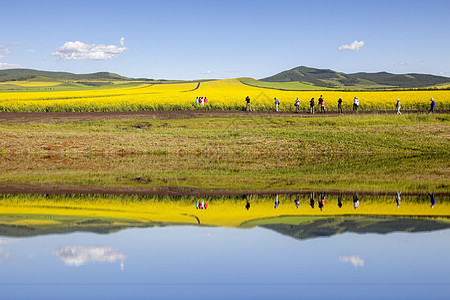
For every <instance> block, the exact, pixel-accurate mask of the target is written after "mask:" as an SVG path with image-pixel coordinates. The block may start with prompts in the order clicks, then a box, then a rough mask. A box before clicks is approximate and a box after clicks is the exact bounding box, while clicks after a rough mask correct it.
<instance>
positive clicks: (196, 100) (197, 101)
mask: <svg viewBox="0 0 450 300" xmlns="http://www.w3.org/2000/svg"><path fill="white" fill-rule="evenodd" d="M195 104H197V105H199V104H200V102H199V100H198V97H197V98H195Z"/></svg>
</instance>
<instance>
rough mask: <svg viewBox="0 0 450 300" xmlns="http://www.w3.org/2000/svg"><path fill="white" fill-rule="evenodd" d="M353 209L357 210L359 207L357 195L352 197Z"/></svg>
mask: <svg viewBox="0 0 450 300" xmlns="http://www.w3.org/2000/svg"><path fill="white" fill-rule="evenodd" d="M353 207H354V208H355V209H357V208H358V207H359V200H358V196H357V195H354V196H353Z"/></svg>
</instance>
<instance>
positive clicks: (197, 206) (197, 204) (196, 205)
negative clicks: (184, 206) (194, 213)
mask: <svg viewBox="0 0 450 300" xmlns="http://www.w3.org/2000/svg"><path fill="white" fill-rule="evenodd" d="M195 208H196V209H199V208H200V202H198V201H197V203H195Z"/></svg>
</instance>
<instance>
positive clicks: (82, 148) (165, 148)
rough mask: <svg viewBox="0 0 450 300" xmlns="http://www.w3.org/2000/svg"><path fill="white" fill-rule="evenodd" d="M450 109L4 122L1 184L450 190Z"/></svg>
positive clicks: (1, 127) (0, 144) (0, 142)
mask: <svg viewBox="0 0 450 300" xmlns="http://www.w3.org/2000/svg"><path fill="white" fill-rule="evenodd" d="M449 121H450V116H449V115H447V114H443V115H438V116H430V115H426V114H409V115H401V116H396V115H352V116H334V117H322V116H317V117H292V116H291V117H283V116H279V117H278V116H270V117H269V116H258V115H246V114H240V115H235V114H230V115H229V116H222V117H215V116H214V115H213V113H212V114H211V115H210V116H208V115H207V116H204V117H199V118H192V119H170V118H162V119H161V118H159V119H156V118H155V119H152V118H149V119H146V120H111V121H83V122H66V123H59V122H58V120H57V119H56V120H55V122H57V123H52V122H50V123H0V131H1V132H2V134H3V138H2V139H1V140H0V157H1V158H2V159H1V160H0V167H1V169H2V174H0V183H23V184H26V183H35V184H75V185H99V186H133V187H140V188H158V187H171V186H172V187H185V188H200V189H204V190H228V191H247V190H252V191H273V190H288V191H295V190H308V189H313V190H315V189H322V190H347V191H352V190H364V191H375V192H376V191H391V192H392V191H396V190H403V191H410V192H420V193H424V192H428V191H431V190H434V191H437V192H448V191H449V178H450V168H449V156H450V150H449V149H450V147H448V146H449V136H448V132H450V122H449Z"/></svg>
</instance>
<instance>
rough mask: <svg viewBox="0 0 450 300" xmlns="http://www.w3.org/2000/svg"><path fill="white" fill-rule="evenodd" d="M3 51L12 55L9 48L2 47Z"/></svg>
mask: <svg viewBox="0 0 450 300" xmlns="http://www.w3.org/2000/svg"><path fill="white" fill-rule="evenodd" d="M2 52H3V54H5V55H10V54H11V51H9V49H8V48H4V49H2Z"/></svg>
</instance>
